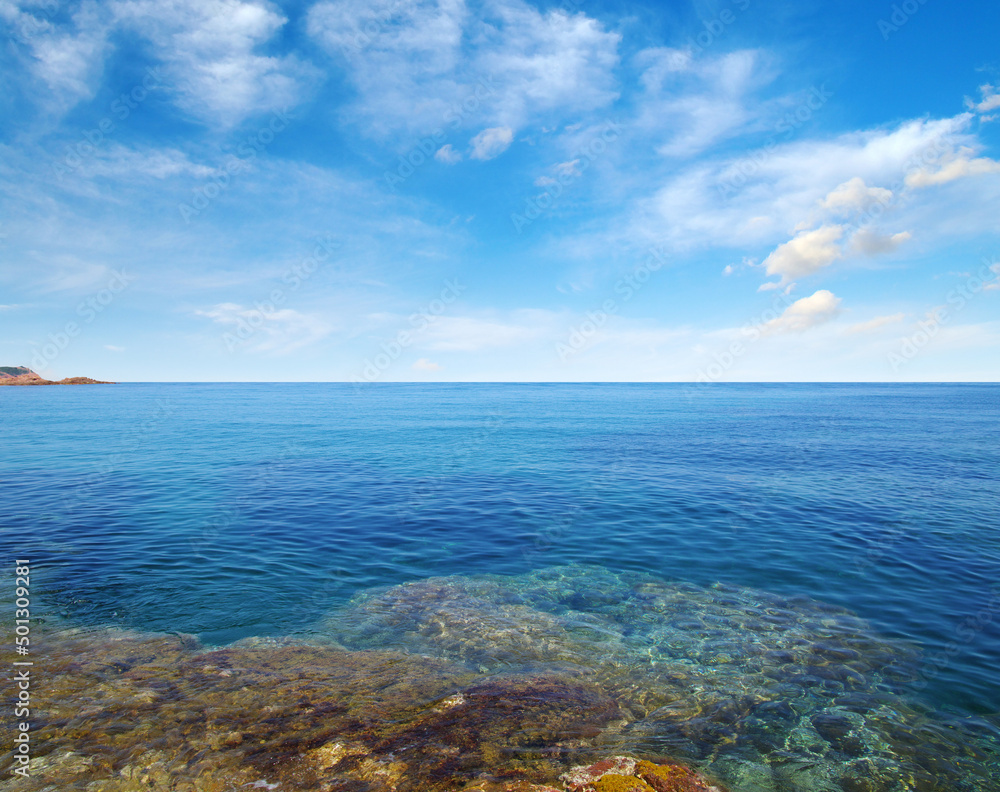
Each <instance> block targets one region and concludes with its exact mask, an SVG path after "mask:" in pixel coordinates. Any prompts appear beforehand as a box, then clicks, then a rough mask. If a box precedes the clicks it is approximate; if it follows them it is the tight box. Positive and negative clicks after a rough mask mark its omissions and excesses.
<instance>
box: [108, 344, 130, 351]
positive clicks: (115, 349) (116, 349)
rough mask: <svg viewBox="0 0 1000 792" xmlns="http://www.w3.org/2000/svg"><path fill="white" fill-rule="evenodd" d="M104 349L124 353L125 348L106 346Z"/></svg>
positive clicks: (112, 345)
mask: <svg viewBox="0 0 1000 792" xmlns="http://www.w3.org/2000/svg"><path fill="white" fill-rule="evenodd" d="M104 348H105V349H107V350H109V351H111V352H124V351H125V347H120V346H115V345H114V344H105V345H104Z"/></svg>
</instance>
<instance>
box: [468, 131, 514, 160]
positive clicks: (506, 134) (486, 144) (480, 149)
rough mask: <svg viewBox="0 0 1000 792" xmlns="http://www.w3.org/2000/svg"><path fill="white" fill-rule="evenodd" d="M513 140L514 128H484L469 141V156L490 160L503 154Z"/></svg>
mask: <svg viewBox="0 0 1000 792" xmlns="http://www.w3.org/2000/svg"><path fill="white" fill-rule="evenodd" d="M513 140H514V130H512V129H511V128H510V127H492V128H490V129H484V130H483V131H482V132H480V133H479V134H478V135H476V136H475V137H474V138H472V140H470V141H469V145H470V146H471V147H472V151H471V152H470V154H469V156H470V157H472V159H477V160H491V159H493V158H495V157H499V156H500V155H501V154H503V153H504V152H505V151H506V150H507V148H508V146H510V144H511V142H512V141H513Z"/></svg>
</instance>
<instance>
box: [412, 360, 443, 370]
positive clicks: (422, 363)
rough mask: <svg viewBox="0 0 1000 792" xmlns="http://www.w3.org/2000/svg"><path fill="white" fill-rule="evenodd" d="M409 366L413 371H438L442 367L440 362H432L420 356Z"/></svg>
mask: <svg viewBox="0 0 1000 792" xmlns="http://www.w3.org/2000/svg"><path fill="white" fill-rule="evenodd" d="M410 368H412V369H413V370H414V371H440V370H441V368H442V367H441V364H440V363H434V362H432V361H430V360H428V359H427V358H420V359H419V360H417V361H416V362H414V364H413V365H412V366H410Z"/></svg>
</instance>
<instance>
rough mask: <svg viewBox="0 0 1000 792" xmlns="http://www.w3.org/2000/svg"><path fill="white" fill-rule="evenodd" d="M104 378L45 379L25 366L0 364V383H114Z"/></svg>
mask: <svg viewBox="0 0 1000 792" xmlns="http://www.w3.org/2000/svg"><path fill="white" fill-rule="evenodd" d="M115 384H117V383H114V382H107V381H105V380H95V379H91V378H90V377H66V378H65V379H61V380H47V379H45V378H44V377H42V376H40V375H39V374H36V373H35V372H34V371H32V370H31V369H30V368H28V367H27V366H0V385H115Z"/></svg>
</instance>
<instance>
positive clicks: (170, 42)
mask: <svg viewBox="0 0 1000 792" xmlns="http://www.w3.org/2000/svg"><path fill="white" fill-rule="evenodd" d="M114 8H115V13H116V16H117V18H118V21H119V23H120V24H122V25H123V26H125V27H127V28H130V29H132V30H135V31H137V32H138V33H139V34H141V35H142V36H144V37H145V38H147V39H148V40H149V41H150V42H151V43H152V45H153V50H154V54H155V55H156V57H157V58H159V59H161V60H162V61H163V62H164V64H165V65H164V67H163V68H164V69H165V71H166V73H167V75H168V77H169V78H170V81H171V83H172V86H171V87H172V89H173V91H174V92H175V94H176V100H177V104H178V105H179V106H180V107H181V108H182V109H183V110H185V111H187V112H189V113H190V114H191V115H193V116H194V117H196V118H198V119H200V120H203V121H205V122H207V123H210V124H213V125H218V126H223V127H227V126H232V125H235V124H237V123H239V122H240V121H242V120H243V119H244V118H246V117H247V116H250V115H253V114H255V113H259V112H266V111H271V110H280V109H284V108H287V107H289V106H292V105H295V104H297V103H298V101H299V99H300V98H301V95H302V93H303V90H304V83H305V82H306V81H307V80H309V79H311V78H312V76H313V74H314V72H313V70H312V69H311V67H308V66H306V65H305V64H303V63H302V62H301V61H299V60H298V59H296V58H295V57H293V56H273V55H262V54H258V49H259V48H261V47H262V46H263V45H265V44H267V43H269V42H271V41H272V40H273V39H274V38H275V37H276V36H277V34H278V33H279V31H280V30H281V29H282V28H283V27H284V25H285V23H286V22H287V21H288V20H287V19H286V18H285V16H283V15H282V13H281V12H280V10H279V9H278V8H277V7H275V6H274V5H272V4H271V3H270V2H268V0H246V1H244V0H119V2H117V3H116V4H115V6H114Z"/></svg>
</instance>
